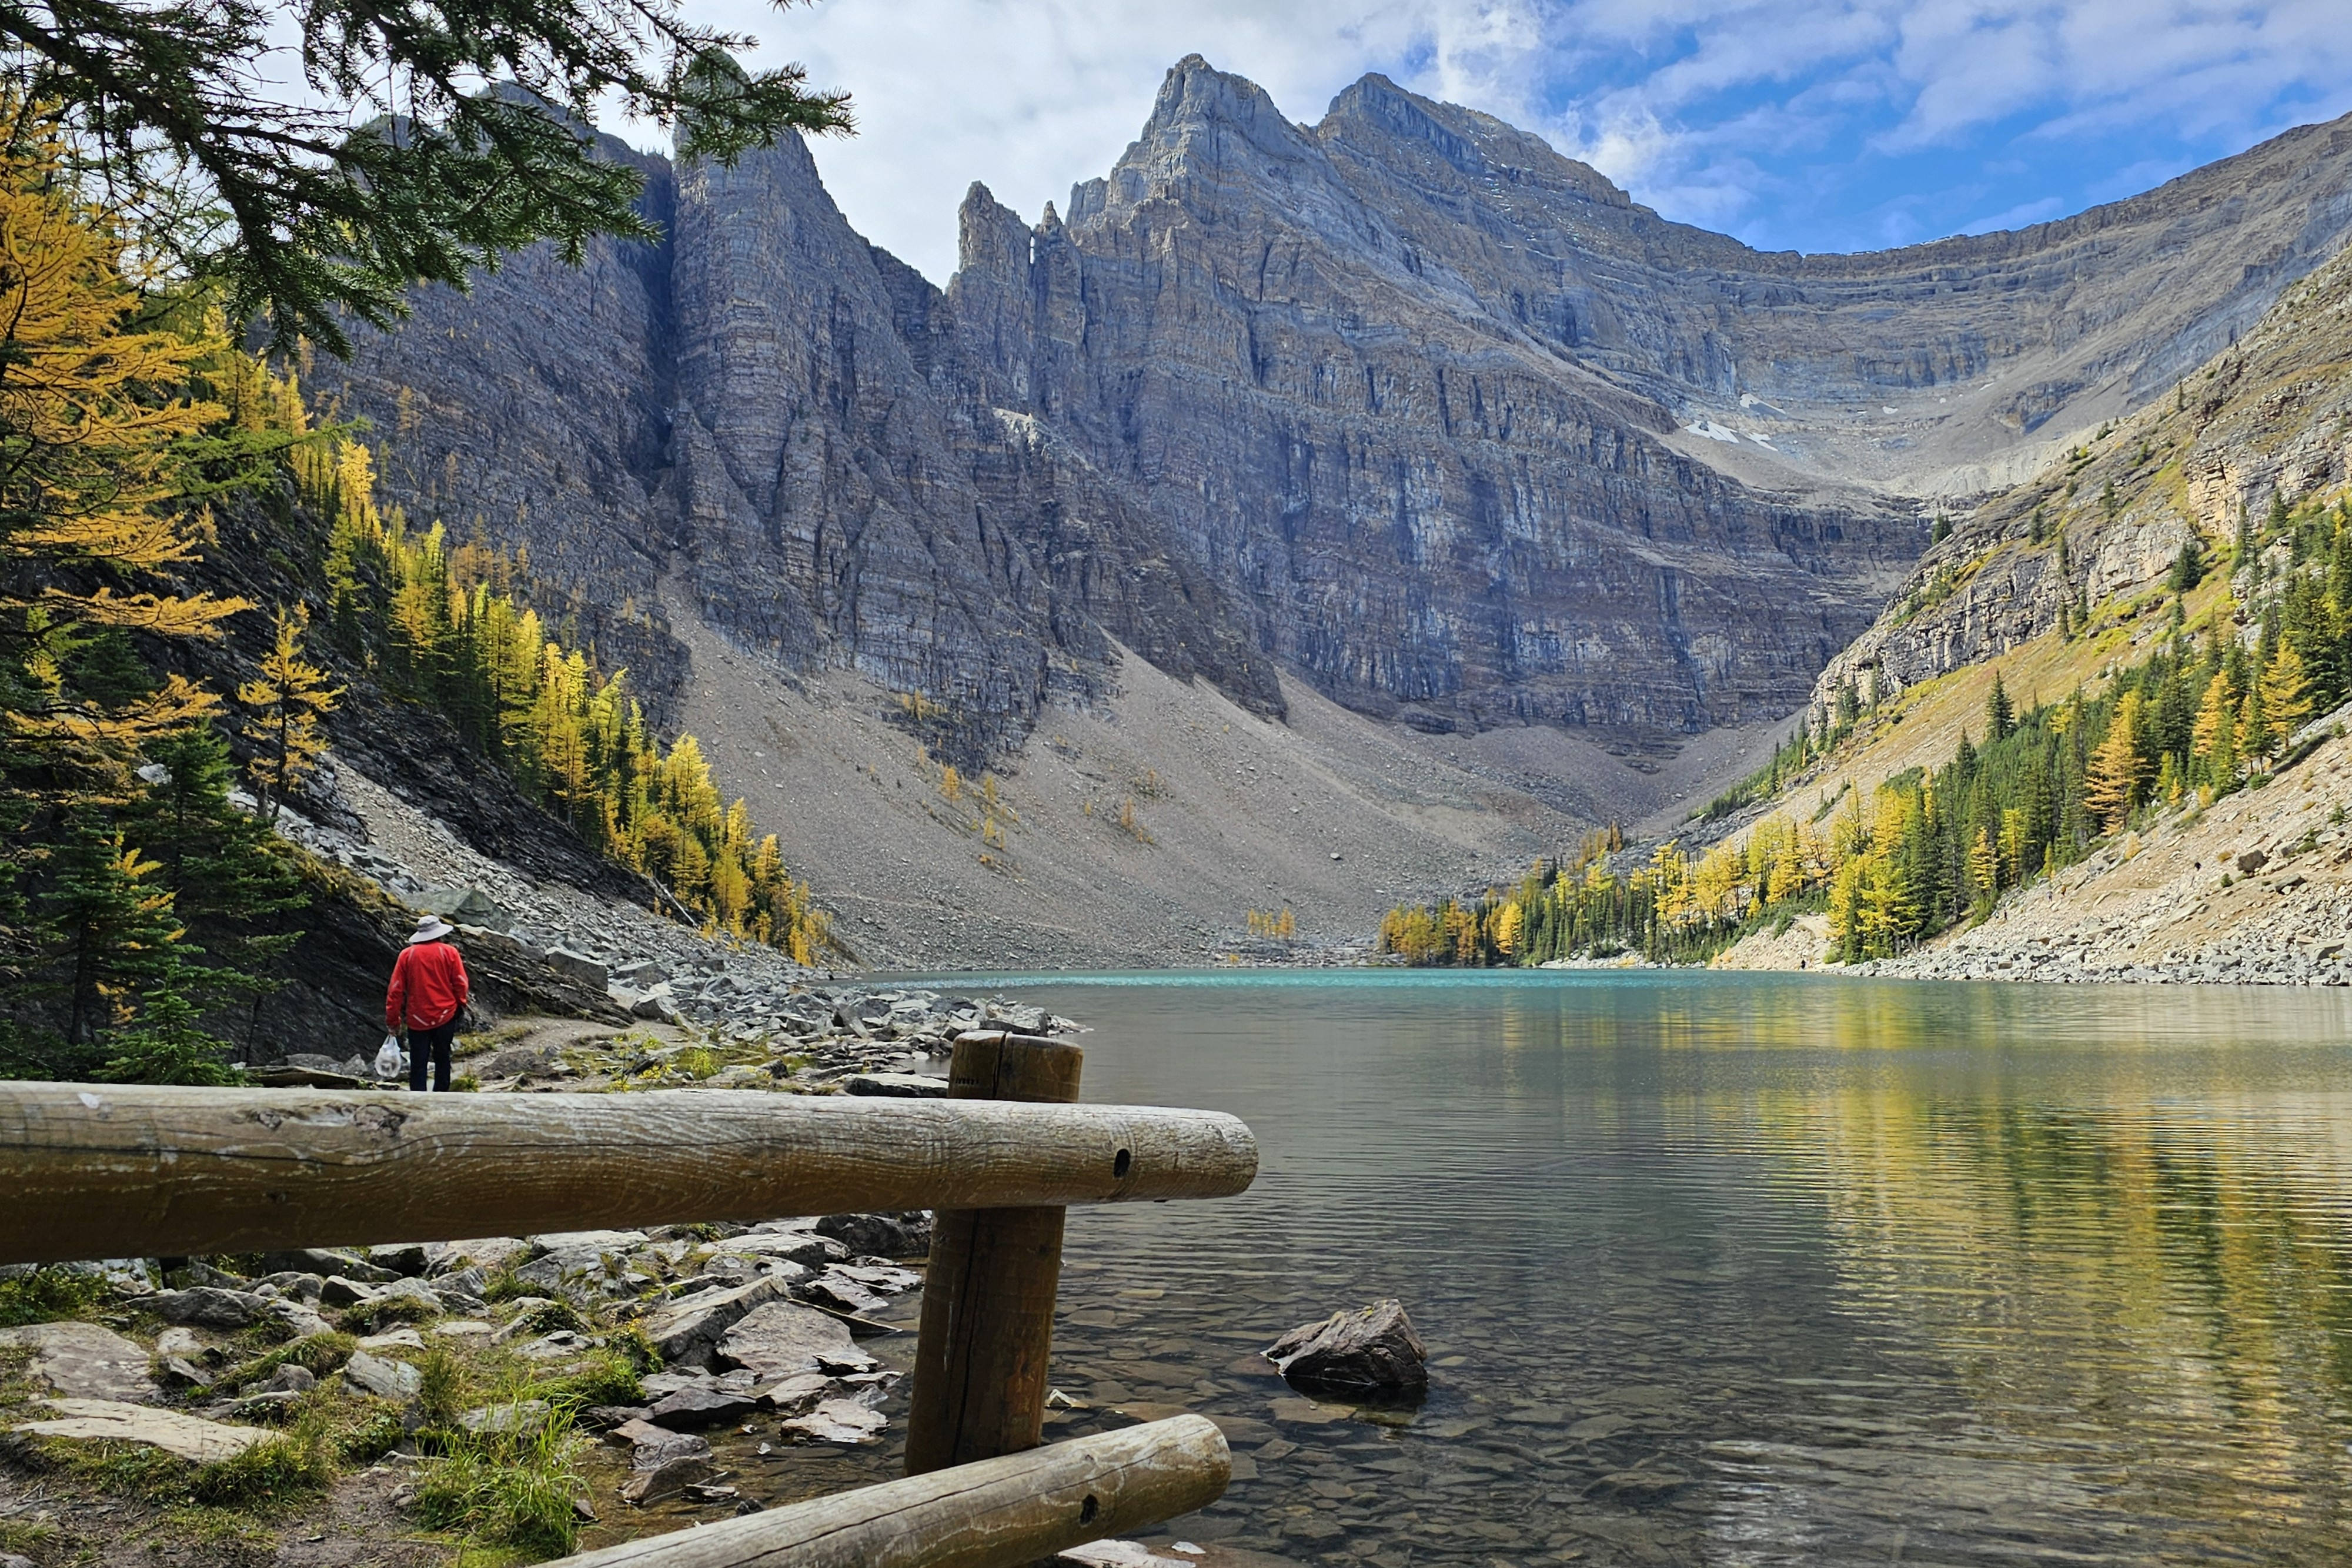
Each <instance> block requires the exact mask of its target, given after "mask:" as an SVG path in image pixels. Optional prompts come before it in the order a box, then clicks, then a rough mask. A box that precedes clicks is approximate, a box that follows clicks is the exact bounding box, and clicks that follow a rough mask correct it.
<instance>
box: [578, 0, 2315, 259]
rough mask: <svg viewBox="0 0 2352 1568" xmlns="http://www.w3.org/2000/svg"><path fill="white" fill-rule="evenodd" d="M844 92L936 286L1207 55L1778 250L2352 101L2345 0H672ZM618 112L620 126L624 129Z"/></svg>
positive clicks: (1087, 174)
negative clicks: (1381, 109) (1384, 85)
mask: <svg viewBox="0 0 2352 1568" xmlns="http://www.w3.org/2000/svg"><path fill="white" fill-rule="evenodd" d="M687 10H688V15H689V16H692V17H693V18H694V19H695V20H697V21H699V22H703V23H706V24H710V25H717V26H728V27H730V28H734V29H737V30H740V31H742V32H746V33H750V34H753V35H755V36H757V37H759V39H760V40H761V47H760V49H759V50H758V51H757V52H756V54H755V55H754V58H756V59H759V60H760V61H761V62H762V63H776V64H780V63H782V62H785V61H789V60H797V61H799V62H801V63H803V64H804V65H805V66H806V67H807V68H808V69H809V73H810V78H811V79H812V81H813V82H814V83H815V84H816V85H820V86H827V87H841V88H845V89H848V91H849V92H850V94H851V97H852V99H853V101H854V104H855V106H856V115H857V121H858V131H857V134H856V136H854V137H849V138H840V139H826V140H824V141H820V142H818V143H817V144H816V146H815V149H814V151H815V153H816V158H817V163H818V165H819V167H820V169H821V170H822V171H823V172H824V179H825V183H826V186H827V188H828V189H829V190H831V192H832V193H833V195H834V198H835V201H837V202H838V203H839V204H841V207H842V209H843V211H844V212H845V213H846V214H848V216H849V220H850V222H851V223H852V224H853V225H856V228H857V229H858V231H859V232H860V233H862V234H864V235H866V237H867V238H868V239H871V240H873V241H874V242H876V243H877V244H878V245H881V246H884V247H885V248H887V249H888V250H891V251H893V252H895V253H897V254H898V256H901V257H903V258H904V259H906V260H907V261H908V262H910V263H912V264H913V265H914V266H916V267H919V268H920V269H921V270H922V271H923V272H924V273H925V274H926V275H927V276H928V277H930V278H931V279H932V280H933V281H934V282H939V283H944V282H945V281H946V280H947V278H948V277H949V275H950V273H952V272H953V271H954V269H955V261H956V258H955V211H956V206H957V204H958V203H959V202H961V200H962V197H963V193H964V189H965V187H966V186H968V185H969V184H970V183H971V182H972V181H974V180H980V181H982V182H983V183H986V184H987V185H988V186H989V188H990V189H991V190H992V191H993V192H994V193H995V194H996V196H997V199H998V200H1000V201H1002V202H1003V203H1005V204H1007V205H1009V206H1011V207H1013V209H1014V210H1015V211H1017V212H1019V213H1021V214H1023V215H1024V217H1027V218H1030V219H1032V220H1034V219H1035V218H1036V217H1037V215H1038V214H1039V213H1040V212H1041V211H1042V209H1043V208H1044V205H1045V203H1046V202H1047V201H1049V200H1050V201H1053V202H1055V204H1057V205H1060V204H1066V202H1067V199H1068V194H1069V188H1070V186H1071V185H1072V184H1073V183H1076V182H1077V181H1079V180H1084V179H1088V178H1092V177H1093V176H1096V175H1098V174H1101V173H1103V172H1105V171H1106V170H1108V168H1109V166H1110V164H1111V163H1112V162H1113V161H1114V160H1115V159H1117V158H1118V154H1119V152H1121V151H1122V150H1123V149H1124V148H1125V147H1126V146H1127V144H1128V143H1129V141H1132V140H1133V138H1134V136H1135V133H1136V131H1138V130H1139V129H1140V128H1141V126H1142V124H1143V120H1144V118H1145V117H1146V115H1148V114H1149V113H1150V108H1151V101H1152V98H1153V95H1154V94H1155V93H1156V92H1157V91H1158V90H1159V87H1160V79H1161V78H1162V77H1163V76H1164V75H1165V74H1166V72H1167V69H1168V68H1169V67H1170V66H1171V65H1173V64H1174V63H1175V62H1176V61H1177V60H1179V59H1181V58H1182V57H1184V56H1185V55H1188V54H1194V53H1198V54H1201V55H1203V56H1205V57H1207V58H1208V60H1209V61H1210V63H1211V64H1213V65H1214V66H1216V67H1218V68H1220V69H1223V70H1228V71H1234V72H1237V73H1239V74H1240V75H1243V76H1245V77H1248V78H1251V79H1252V80H1254V81H1255V82H1257V83H1258V84H1259V85H1260V86H1262V87H1264V88H1265V89H1266V90H1267V91H1268V92H1269V93H1271V94H1272V95H1273V98H1274V100H1275V102H1276V104H1278V105H1279V106H1280V107H1281V109H1282V110H1283V112H1284V113H1285V114H1286V115H1288V116H1289V117H1290V118H1292V119H1294V120H1302V121H1307V122H1311V121H1314V120H1319V119H1320V118H1322V115H1323V110H1324V109H1325V106H1326V105H1328V103H1329V101H1330V99H1331V98H1332V96H1333V95H1334V94H1336V93H1337V92H1339V89H1342V88H1344V87H1345V86H1347V85H1348V84H1349V82H1351V81H1353V80H1355V79H1356V78H1358V77H1360V76H1362V75H1363V74H1364V73H1366V72H1367V71H1381V72H1383V73H1385V74H1387V75H1388V76H1389V77H1391V78H1393V79H1395V80H1396V81H1398V82H1399V83H1401V84H1402V85H1403V86H1405V87H1407V88H1410V89H1413V90H1414V91H1417V92H1421V93H1424V94H1427V95H1428V96H1430V97H1433V98H1438V99H1446V100H1449V101H1452V102H1455V103H1462V104H1467V105H1469V106H1471V107H1472V108H1475V109H1480V110H1485V111H1486V112H1487V113H1489V114H1493V115H1496V116H1497V117H1499V118H1501V119H1503V120H1508V121H1510V122H1511V123H1513V124H1515V125H1517V126H1519V127H1521V128H1523V129H1525V130H1528V131H1535V132H1537V133H1538V134H1539V135H1541V136H1543V137H1544V138H1545V139H1546V140H1548V141H1549V142H1550V143H1551V144H1552V145H1553V146H1554V147H1556V148H1558V149H1559V151H1561V152H1565V153H1567V154H1568V155H1570V157H1574V158H1580V159H1582V160H1584V161H1585V162H1589V163H1591V164H1592V165H1593V166H1595V167H1596V168H1598V169H1600V170H1601V172H1603V173H1605V174H1607V175H1608V176H1609V177H1610V178H1611V179H1612V180H1614V181H1616V182H1617V183H1618V184H1620V185H1622V186H1623V187H1625V188H1626V189H1627V190H1628V191H1630V192H1632V193H1633V198H1634V200H1636V201H1639V202H1643V203H1645V204H1648V205H1650V206H1652V207H1654V208H1656V209H1657V210H1658V211H1659V212H1661V213H1663V214H1665V215H1666V216H1667V217H1670V218H1674V219H1677V220H1679V221H1682V222H1685V223H1690V224H1697V225H1704V226H1706V227H1707V228H1711V229H1717V230H1720V231H1723V232H1725V233H1728V234H1732V235H1738V237H1739V238H1740V239H1742V240H1745V241H1747V242H1748V244H1750V245H1753V246H1759V247H1761V248H1766V249H1774V250H1805V251H1845V250H1869V249H1877V248H1880V247H1884V246H1897V245H1907V244H1911V243H1914V242H1916V241H1920V240H1928V239H1936V238H1940V237H1942V236H1944V235H1951V234H1962V233H1969V234H1975V233H1983V232H1986V231H1988V230H1992V229H2000V228H2012V227H2018V226H2021V225H2027V224H2032V223H2037V222H2040V221H2042V220H2043V219H2045V218H2052V217H2060V216H2063V215H2065V214H2070V213H2075V212H2079V211H2081V210H2082V209H2084V207H2088V206H2093V205H2095V204H2098V203H2101V202H2105V201H2112V200H2115V199H2116V198H2118V197H2121V196H2127V195H2131V194H2134V193H2137V192H2140V191H2144V190H2147V189H2149V188H2151V187H2153V186H2155V185H2158V184H2161V183H2163V182H2164V181H2166V180H2168V179H2170V178H2172V177H2173V176H2174V175H2176V174H2179V173H2182V172H2186V171H2188V170H2189V169H2192V168H2195V167H2196V166H2198V165H2199V164H2200V163H2205V162H2211V161H2212V160H2213V159H2216V158H2221V157H2226V156H2228V155H2229V154H2231V153H2232V152H2242V151H2243V150H2244V149H2246V148H2248V147H2251V146H2252V145H2253V144H2254V143H2256V142H2258V141H2263V140H2264V139H2265V138H2267V137H2270V136H2273V135H2274V134H2276V133H2277V132H2279V131H2284V130H2285V129H2287V128H2288V127H2290V126H2294V125H2298V124H2303V123H2306V122H2309V121H2313V120H2327V119H2333V118H2334V117H2336V116H2337V115H2340V114H2344V113H2346V112H2347V111H2352V20H2347V3H2346V0H2284V3H2281V4H2272V5H2265V4H2244V5H2177V4H2167V3H2165V0H2139V3H2135V0H2074V3H2054V4H2032V3H2031V0H2020V3H2014V4H2005V3H1998V0H1763V3H1755V4H1742V3H1738V0H1720V3H1708V0H1259V3H1256V4H1252V3H1249V0H815V4H814V5H795V6H793V8H791V9H789V10H779V9H777V8H775V7H774V6H773V5H769V4H767V3H765V0H687ZM612 129H614V130H616V131H621V133H622V134H624V135H626V136H629V137H630V139H631V140H633V141H642V140H643V139H642V138H641V137H640V136H638V135H636V134H635V133H634V132H633V131H632V130H631V128H629V127H625V126H617V125H616V126H614V127H612Z"/></svg>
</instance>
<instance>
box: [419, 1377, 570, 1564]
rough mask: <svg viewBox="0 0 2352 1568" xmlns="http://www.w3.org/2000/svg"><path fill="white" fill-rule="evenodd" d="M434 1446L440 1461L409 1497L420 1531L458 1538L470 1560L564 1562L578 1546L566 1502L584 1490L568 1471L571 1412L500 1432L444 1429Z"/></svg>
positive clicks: (561, 1409) (555, 1411)
mask: <svg viewBox="0 0 2352 1568" xmlns="http://www.w3.org/2000/svg"><path fill="white" fill-rule="evenodd" d="M434 1446H435V1447H436V1448H440V1449H441V1450H442V1457H441V1458H438V1459H436V1460H435V1461H434V1462H433V1464H432V1466H431V1468H430V1469H427V1470H426V1471H425V1475H424V1477H423V1478H422V1479H420V1480H419V1482H418V1483H417V1491H416V1500H417V1508H418V1512H419V1513H420V1515H421V1516H422V1517H423V1519H424V1521H425V1523H426V1524H428V1525H430V1526H432V1527H433V1528H435V1529H436V1530H448V1531H462V1532H464V1534H465V1535H466V1536H467V1546H468V1548H469V1549H470V1550H471V1551H473V1552H485V1551H487V1552H490V1553H496V1552H499V1551H501V1550H504V1551H510V1552H520V1553H523V1554H525V1555H524V1556H523V1558H522V1559H521V1560H523V1561H539V1560H541V1559H544V1558H548V1557H561V1556H564V1555H566V1554H568V1553H569V1552H571V1551H572V1547H573V1546H574V1545H575V1544H576V1543H577V1542H578V1540H579V1536H580V1520H579V1516H578V1515H577V1514H575V1513H574V1512H573V1511H572V1499H573V1498H575V1497H577V1496H579V1495H580V1493H581V1491H582V1490H583V1484H584V1483H583V1481H582V1479H581V1478H580V1474H579V1472H578V1471H577V1470H576V1469H574V1468H573V1465H572V1460H573V1457H574V1455H575V1454H576V1453H577V1451H578V1448H579V1446H580V1437H579V1434H578V1433H577V1432H576V1431H575V1430H574V1429H573V1427H572V1407H571V1406H568V1405H562V1404H559V1405H554V1406H551V1407H550V1408H548V1409H547V1410H546V1411H544V1412H541V1413H540V1414H537V1415H534V1416H526V1417H525V1418H524V1419H523V1420H521V1421H520V1422H519V1423H517V1425H516V1426H515V1427H513V1428H512V1429H511V1430H509V1431H504V1432H488V1431H486V1432H480V1433H472V1432H466V1431H463V1430H448V1429H444V1430H442V1431H440V1432H438V1433H436V1434H435V1443H434ZM466 1560H468V1561H470V1560H472V1559H470V1558H469V1559H466ZM488 1560H491V1561H495V1560H496V1558H495V1556H492V1557H491V1558H489V1559H488Z"/></svg>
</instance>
